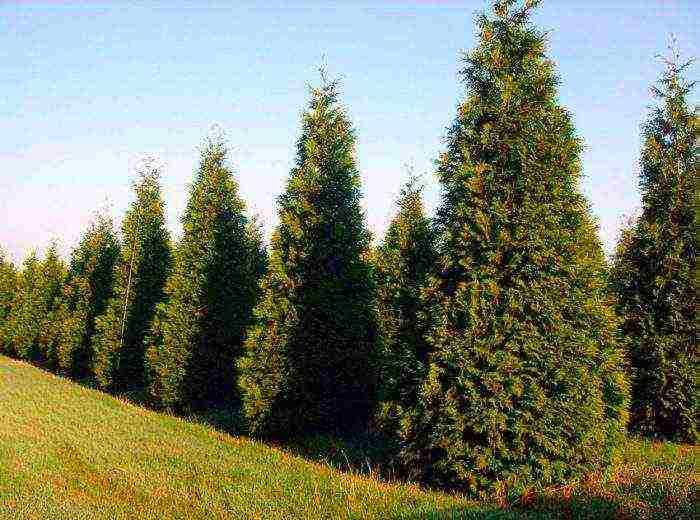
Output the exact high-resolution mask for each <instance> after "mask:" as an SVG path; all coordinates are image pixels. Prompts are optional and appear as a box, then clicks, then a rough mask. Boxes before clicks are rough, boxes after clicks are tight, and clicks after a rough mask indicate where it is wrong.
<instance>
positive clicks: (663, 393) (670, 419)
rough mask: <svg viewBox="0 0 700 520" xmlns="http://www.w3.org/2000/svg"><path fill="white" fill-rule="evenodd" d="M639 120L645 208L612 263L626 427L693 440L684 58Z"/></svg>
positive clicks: (691, 157) (688, 110) (694, 334)
mask: <svg viewBox="0 0 700 520" xmlns="http://www.w3.org/2000/svg"><path fill="white" fill-rule="evenodd" d="M667 65H668V66H667V69H666V71H665V72H664V74H663V76H662V78H661V80H660V81H659V83H658V87H654V88H653V92H654V94H655V95H656V97H657V98H658V99H659V100H660V106H658V107H657V108H655V109H654V111H653V112H652V114H651V116H650V117H649V119H648V120H647V122H646V123H645V124H644V126H643V128H642V136H643V149H642V154H641V160H640V190H641V192H642V206H643V209H642V214H641V216H640V217H639V218H638V219H637V220H636V221H635V222H633V224H632V226H631V227H630V228H629V229H627V230H625V231H624V232H623V235H622V237H621V240H620V242H619V244H618V248H617V252H616V255H615V261H614V268H613V271H612V280H613V287H614V289H615V290H616V292H617V294H618V297H619V311H620V314H621V315H622V317H623V324H622V332H623V334H624V335H625V336H626V337H627V338H629V342H630V361H631V365H632V403H631V410H630V412H631V424H630V426H631V428H632V429H633V430H634V431H639V432H642V433H645V434H651V435H660V436H663V437H666V438H670V439H679V440H685V441H690V442H697V440H698V424H700V415H699V409H698V392H699V391H700V388H699V387H698V385H699V383H700V379H699V377H698V370H699V368H700V367H699V365H698V355H699V352H698V322H697V309H698V304H699V303H700V301H699V300H698V289H700V287H698V278H697V254H698V241H697V232H696V229H697V228H696V226H697V221H696V218H697V215H696V211H697V210H696V209H694V203H696V202H694V199H695V198H696V197H697V191H696V190H697V179H698V173H697V148H696V145H697V139H698V117H697V115H696V114H695V112H694V110H693V108H692V107H691V106H690V105H689V103H688V95H689V94H690V92H691V89H692V87H693V85H692V84H690V83H688V82H687V81H686V80H685V79H684V78H683V74H682V73H683V70H684V68H685V66H683V65H680V64H679V63H678V61H677V59H675V60H671V61H669V63H668V64H667Z"/></svg>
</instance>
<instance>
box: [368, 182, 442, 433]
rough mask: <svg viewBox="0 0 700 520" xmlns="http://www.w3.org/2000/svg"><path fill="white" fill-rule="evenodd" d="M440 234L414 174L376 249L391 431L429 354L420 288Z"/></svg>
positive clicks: (380, 355)
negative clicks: (436, 231)
mask: <svg viewBox="0 0 700 520" xmlns="http://www.w3.org/2000/svg"><path fill="white" fill-rule="evenodd" d="M435 256H436V255H435V234H434V231H433V229H432V224H431V222H430V219H428V217H427V216H426V214H425V211H424V209H423V200H422V186H421V185H420V184H419V181H418V179H417V178H416V177H414V176H412V177H411V178H410V180H409V181H408V182H407V183H406V185H405V186H404V187H403V189H402V190H401V195H400V197H399V200H398V213H397V214H396V216H395V217H394V219H393V220H392V222H391V224H390V225H389V228H388V229H387V231H386V236H385V237H384V241H383V242H382V244H381V245H380V246H379V247H378V248H377V251H376V252H375V272H376V280H377V305H378V312H377V317H378V321H377V324H378V328H379V332H380V339H379V342H378V345H379V348H378V352H377V366H378V401H379V403H378V405H379V406H378V409H377V417H376V421H377V425H378V426H379V428H380V429H382V430H383V431H385V432H387V433H388V434H390V435H392V434H394V433H395V431H396V428H397V427H398V424H397V421H398V420H399V418H400V417H401V415H402V413H403V410H404V409H406V408H411V407H412V406H414V405H415V400H416V395H417V391H418V387H419V385H420V383H421V381H422V380H423V373H424V366H425V361H426V356H427V352H428V348H427V344H426V342H425V338H424V336H425V332H426V330H425V323H426V316H425V312H424V311H425V309H424V308H423V303H424V302H423V301H422V300H421V297H420V296H421V290H422V289H423V286H424V284H425V282H426V278H427V276H428V274H429V273H430V272H431V270H432V269H433V268H434V263H435Z"/></svg>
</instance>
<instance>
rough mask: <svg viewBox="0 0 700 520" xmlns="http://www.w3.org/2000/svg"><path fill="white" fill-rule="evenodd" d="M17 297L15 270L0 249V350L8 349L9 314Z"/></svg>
mask: <svg viewBox="0 0 700 520" xmlns="http://www.w3.org/2000/svg"><path fill="white" fill-rule="evenodd" d="M16 298H17V270H16V269H15V266H14V264H13V263H12V262H11V261H10V259H9V258H8V257H7V256H6V255H5V252H4V250H2V249H0V352H3V351H9V348H8V345H7V341H8V339H9V324H10V314H11V312H12V308H13V307H14V305H15V300H16Z"/></svg>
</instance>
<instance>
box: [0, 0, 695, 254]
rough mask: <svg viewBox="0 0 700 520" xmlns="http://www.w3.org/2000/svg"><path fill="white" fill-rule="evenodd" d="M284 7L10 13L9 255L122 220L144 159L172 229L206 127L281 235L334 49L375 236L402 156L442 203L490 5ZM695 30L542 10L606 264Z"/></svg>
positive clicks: (0, 237) (45, 5)
mask: <svg viewBox="0 0 700 520" xmlns="http://www.w3.org/2000/svg"><path fill="white" fill-rule="evenodd" d="M232 5H236V6H237V7H231V6H232ZM283 5H284V4H279V5H275V4H273V3H270V2H260V3H259V4H255V3H252V2H251V3H239V2H219V3H213V2H212V3H207V2H194V1H191V2H178V1H169V2H162V3H153V2H145V1H144V2H133V3H130V2H116V1H115V2H71V1H62V2H60V1H56V2H33V1H2V0H0V63H1V66H0V94H1V95H0V245H1V246H2V247H3V248H5V249H6V250H8V251H9V252H10V254H11V256H12V257H13V258H14V259H15V260H21V259H22V258H24V257H25V256H26V254H27V253H28V252H29V251H30V249H31V248H32V247H36V248H37V249H38V250H39V251H40V252H42V251H43V250H44V248H45V247H46V246H47V244H48V243H49V242H50V240H52V239H59V241H60V244H61V246H62V249H63V252H64V253H65V252H67V251H68V250H69V249H70V248H71V247H73V246H74V245H75V244H76V242H77V240H78V238H79V236H80V233H81V232H82V231H83V230H84V229H85V227H86V226H87V224H88V223H89V222H90V220H91V218H92V215H93V212H94V211H95V209H97V208H99V207H100V206H103V205H104V200H105V197H107V198H108V199H109V200H110V203H111V211H112V212H113V215H114V217H115V219H116V221H117V222H120V220H121V216H122V215H123V212H124V210H125V209H126V207H127V206H128V204H129V202H130V201H131V192H130V184H131V181H132V179H133V166H134V164H135V162H136V161H137V159H138V157H139V155H140V154H142V153H157V154H159V155H160V156H161V157H162V159H163V161H164V162H165V164H166V169H165V171H164V175H163V184H164V194H165V198H166V204H167V214H168V222H169V224H170V226H171V229H172V230H173V232H174V233H175V235H176V236H177V235H178V234H179V233H180V224H179V216H180V215H181V213H182V210H183V208H184V205H185V202H186V198H187V187H188V183H189V182H190V181H191V179H192V172H193V170H194V168H195V166H196V161H197V156H198V155H197V146H198V145H199V143H200V142H201V140H202V138H203V136H205V135H206V132H207V129H208V128H209V126H210V125H211V124H212V123H218V124H220V125H222V126H223V127H224V128H225V129H226V131H227V137H228V140H229V142H230V145H231V149H232V151H231V162H232V164H233V165H234V167H235V169H236V172H237V173H236V175H237V178H238V181H239V183H240V187H241V193H242V196H243V197H244V198H245V200H246V201H247V203H248V204H249V207H250V208H251V211H253V212H256V213H259V214H260V215H261V217H262V219H263V221H264V222H265V226H266V229H267V230H268V232H269V231H270V230H271V228H272V226H274V225H275V224H276V209H275V199H276V196H277V195H278V194H279V193H280V191H281V190H282V188H283V184H284V181H285V179H286V177H287V175H288V172H289V168H290V166H291V164H292V161H293V158H294V155H293V154H294V142H295V140H296V138H297V136H298V133H299V114H300V111H301V110H302V108H303V107H304V106H305V104H306V101H307V97H308V96H307V94H308V91H307V84H308V83H309V82H312V83H313V82H317V81H318V73H317V68H318V65H319V64H320V63H321V62H322V57H323V56H324V55H325V56H326V60H327V63H328V69H329V72H330V74H332V75H335V76H340V77H342V81H343V82H342V100H343V103H344V104H345V106H346V107H347V108H348V110H349V114H350V117H351V119H352V121H353V122H354V125H355V128H356V131H357V136H358V160H359V166H360V169H361V172H362V177H363V180H364V191H365V198H364V204H365V208H366V212H367V221H368V224H369V226H370V227H371V228H372V230H373V231H374V232H375V234H376V235H377V236H381V233H382V232H383V230H384V228H385V227H386V225H387V223H388V222H389V220H390V218H391V215H392V212H393V207H392V200H394V199H395V197H396V195H397V193H398V190H399V185H400V183H401V182H402V181H403V180H404V179H405V177H406V173H405V168H404V164H406V163H409V164H412V165H413V167H414V169H415V171H416V172H418V173H426V174H427V177H426V180H427V183H428V190H427V199H428V205H429V207H431V208H433V207H434V206H435V204H436V203H437V201H438V188H437V186H436V184H435V180H434V177H433V176H432V171H433V161H434V160H435V158H436V157H437V156H438V153H439V152H440V151H441V149H442V139H443V136H444V135H445V128H446V127H447V125H449V124H450V122H451V121H452V119H453V117H454V114H455V107H456V105H457V103H458V101H459V99H460V97H461V95H462V90H463V89H462V85H461V84H460V81H459V78H458V70H459V68H460V63H459V60H458V57H459V53H460V51H462V50H465V49H469V48H471V47H472V46H473V45H474V26H473V18H474V13H475V12H476V11H477V10H479V9H482V8H485V7H488V6H489V5H490V1H488V0H478V1H476V0H474V1H469V2H452V1H448V0H443V1H435V2H428V1H403V2H380V1H378V2H354V1H345V2H342V3H329V2H305V3H301V2H298V3H297V2H290V5H292V7H288V6H287V7H284V6H283ZM699 17H700V2H696V1H694V0H608V1H603V0H545V1H544V2H543V5H542V6H541V8H540V9H539V10H538V12H537V14H536V16H535V21H536V22H537V23H538V24H539V25H541V26H542V27H544V28H547V29H549V30H551V42H550V48H549V54H550V56H551V57H552V58H553V59H554V60H555V61H556V63H557V65H558V67H557V70H558V73H559V76H560V78H561V86H560V99H561V102H562V103H563V104H564V105H565V106H566V107H568V108H569V110H570V111H571V112H572V114H573V116H574V123H575V125H576V127H577V129H578V131H579V134H580V135H581V137H583V139H584V141H585V145H586V151H585V154H584V157H583V166H584V174H585V177H584V179H583V180H582V189H583V191H584V193H585V194H586V195H587V196H588V198H589V200H590V201H591V203H592V207H593V212H594V214H595V215H596V216H597V217H598V219H599V221H600V228H601V229H600V231H601V237H602V239H603V242H604V244H605V246H606V248H607V249H608V251H609V250H610V249H611V248H612V246H613V245H614V243H615V240H616V237H617V234H618V230H619V227H620V224H621V222H622V218H623V216H624V215H629V214H630V213H632V212H633V211H634V210H635V208H638V206H639V193H638V191H637V172H638V167H637V160H638V155H639V124H640V121H641V120H642V118H643V117H644V115H645V113H646V109H647V107H648V106H649V105H650V103H651V100H650V96H649V90H648V87H649V84H650V83H651V82H652V81H654V80H655V79H656V78H657V76H658V74H659V71H660V66H659V63H658V61H657V60H655V58H654V55H656V54H658V53H660V52H663V51H664V50H665V48H666V46H667V43H668V36H669V33H674V34H675V35H676V37H677V40H678V44H679V47H680V48H681V50H682V51H683V53H684V54H685V55H687V56H697V55H698V25H697V23H698V22H697V20H698V18H699ZM695 73H696V68H695V69H692V70H691V75H692V74H695ZM695 99H697V98H695Z"/></svg>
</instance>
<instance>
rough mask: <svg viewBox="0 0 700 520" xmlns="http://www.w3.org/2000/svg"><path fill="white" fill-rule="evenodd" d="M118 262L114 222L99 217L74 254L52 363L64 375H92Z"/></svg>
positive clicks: (117, 243) (104, 215)
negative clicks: (98, 329) (99, 321)
mask: <svg viewBox="0 0 700 520" xmlns="http://www.w3.org/2000/svg"><path fill="white" fill-rule="evenodd" d="M118 259H119V242H118V240H117V238H116V236H115V234H114V226H113V224H112V219H111V217H109V216H107V215H106V214H99V215H97V218H96V220H95V221H94V222H93V223H92V224H91V225H90V228H89V229H88V230H87V232H86V233H85V235H84V236H83V238H82V240H81V242H80V244H79V245H78V247H77V248H76V249H75V250H74V251H73V254H72V257H71V263H70V269H69V273H68V276H69V279H68V283H67V284H66V287H65V288H64V298H63V306H62V309H61V318H60V321H61V322H62V325H61V328H60V330H59V334H58V336H59V337H58V338H57V344H56V349H55V350H56V351H55V359H53V360H52V362H53V363H54V364H55V366H56V368H57V369H58V370H60V371H61V372H62V373H64V374H67V375H70V376H73V377H85V376H87V375H88V374H89V373H90V372H91V368H92V348H91V342H92V337H93V335H94V333H95V319H96V318H97V316H100V315H102V314H103V313H104V312H105V309H106V307H107V303H108V301H109V299H110V298H111V297H112V296H113V288H114V287H113V285H114V283H113V282H114V268H115V265H116V262H117V260H118Z"/></svg>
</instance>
